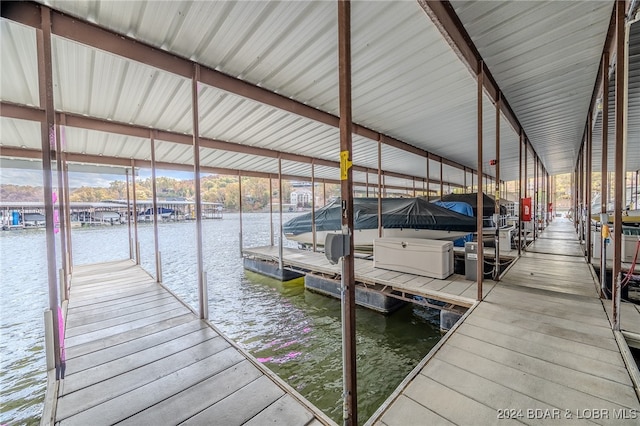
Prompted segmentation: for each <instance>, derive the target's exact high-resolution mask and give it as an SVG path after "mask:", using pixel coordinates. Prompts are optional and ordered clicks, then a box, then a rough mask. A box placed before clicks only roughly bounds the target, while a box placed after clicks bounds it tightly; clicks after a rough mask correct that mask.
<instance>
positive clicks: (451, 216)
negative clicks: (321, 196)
mask: <svg viewBox="0 0 640 426" xmlns="http://www.w3.org/2000/svg"><path fill="white" fill-rule="evenodd" d="M381 204H382V215H381V216H382V228H383V236H384V237H405V238H427V239H435V240H456V239H458V238H460V237H463V236H465V235H467V234H469V233H470V232H475V231H476V219H475V218H473V217H471V216H466V215H463V214H460V213H456V212H455V211H452V210H448V209H446V208H444V207H440V206H438V205H436V204H434V203H430V202H428V201H426V200H425V199H423V198H383V199H382V203H381ZM312 214H314V212H309V213H306V214H303V215H300V216H297V217H295V218H293V219H291V220H289V221H288V222H287V223H285V224H284V234H285V237H287V239H289V240H293V241H297V242H299V243H302V244H312V241H313V234H312V232H311V218H312V216H311V215H312ZM341 215H342V203H341V202H340V199H338V200H335V201H333V202H332V203H330V204H328V205H326V206H324V207H322V208H320V209H318V210H316V211H315V222H316V234H317V235H316V241H317V243H318V245H323V244H324V239H325V238H326V235H327V234H329V233H338V232H341V231H340V230H341V228H342V221H341ZM353 218H354V245H355V246H356V248H358V247H366V246H372V245H373V240H374V239H375V238H377V237H378V199H377V198H354V200H353Z"/></svg>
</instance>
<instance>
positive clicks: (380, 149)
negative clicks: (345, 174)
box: [378, 136, 382, 238]
mask: <svg viewBox="0 0 640 426" xmlns="http://www.w3.org/2000/svg"><path fill="white" fill-rule="evenodd" d="M378 238H382V136H379V137H378Z"/></svg>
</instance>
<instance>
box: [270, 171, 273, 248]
mask: <svg viewBox="0 0 640 426" xmlns="http://www.w3.org/2000/svg"><path fill="white" fill-rule="evenodd" d="M269 230H270V233H269V241H270V243H271V247H273V181H272V179H271V175H269Z"/></svg>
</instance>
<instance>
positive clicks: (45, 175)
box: [23, 6, 64, 379]
mask: <svg viewBox="0 0 640 426" xmlns="http://www.w3.org/2000/svg"><path fill="white" fill-rule="evenodd" d="M50 12H51V11H50V9H49V8H48V7H45V6H41V8H40V19H41V29H40V30H36V43H37V54H38V78H39V83H40V84H39V87H40V107H41V108H43V109H44V113H45V120H44V121H43V122H42V123H41V135H40V136H41V148H42V182H43V188H44V213H45V223H46V228H45V232H46V233H45V237H46V246H47V277H48V282H49V309H50V310H51V312H52V313H53V315H52V319H53V350H54V354H55V355H54V365H55V369H56V379H62V378H63V377H64V360H63V359H62V358H61V352H60V348H61V342H60V333H59V326H58V274H57V271H56V241H55V232H54V226H55V224H54V223H53V176H52V172H51V161H52V157H53V156H54V150H55V147H56V129H55V110H54V105H53V70H52V57H51V14H50ZM23 217H24V216H23Z"/></svg>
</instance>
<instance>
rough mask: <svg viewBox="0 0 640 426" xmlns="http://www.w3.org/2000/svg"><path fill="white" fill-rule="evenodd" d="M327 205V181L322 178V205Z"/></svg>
mask: <svg viewBox="0 0 640 426" xmlns="http://www.w3.org/2000/svg"><path fill="white" fill-rule="evenodd" d="M326 205H327V182H325V181H324V179H323V180H322V206H323V207H324V206H326Z"/></svg>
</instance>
